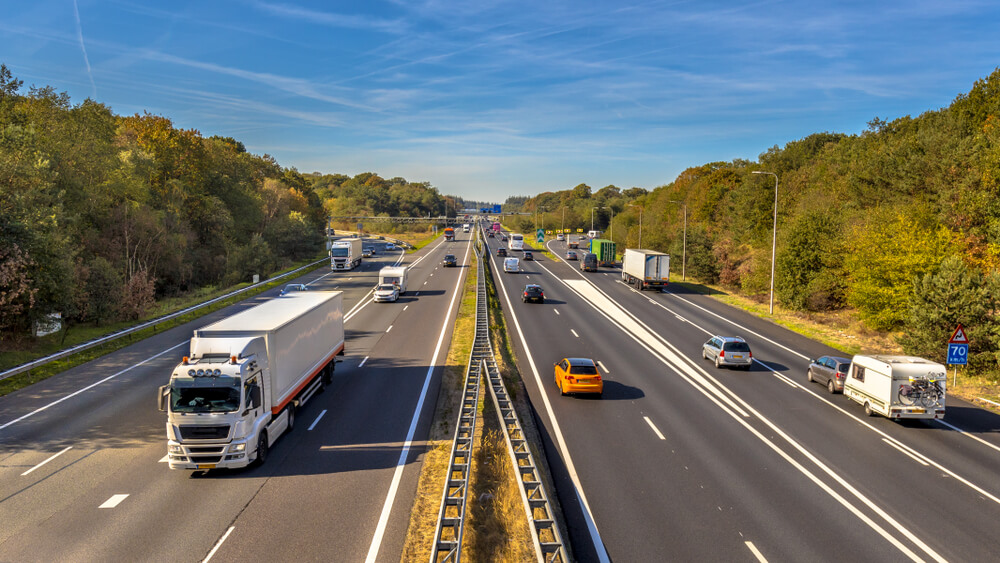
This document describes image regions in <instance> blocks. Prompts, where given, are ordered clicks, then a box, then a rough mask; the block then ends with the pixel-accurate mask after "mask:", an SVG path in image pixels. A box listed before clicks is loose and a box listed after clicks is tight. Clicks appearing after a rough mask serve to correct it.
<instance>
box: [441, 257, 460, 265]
mask: <svg viewBox="0 0 1000 563" xmlns="http://www.w3.org/2000/svg"><path fill="white" fill-rule="evenodd" d="M441 266H442V267H445V268H448V267H452V268H454V267H455V266H458V260H456V259H455V255H454V254H445V255H444V260H443V261H442V262H441Z"/></svg>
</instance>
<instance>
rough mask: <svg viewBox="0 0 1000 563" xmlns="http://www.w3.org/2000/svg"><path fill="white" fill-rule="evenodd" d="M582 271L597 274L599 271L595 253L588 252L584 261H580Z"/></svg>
mask: <svg viewBox="0 0 1000 563" xmlns="http://www.w3.org/2000/svg"><path fill="white" fill-rule="evenodd" d="M580 269H581V270H583V271H584V272H596V271H597V255H596V254H594V253H593V252H587V253H585V254H584V255H583V259H582V260H580Z"/></svg>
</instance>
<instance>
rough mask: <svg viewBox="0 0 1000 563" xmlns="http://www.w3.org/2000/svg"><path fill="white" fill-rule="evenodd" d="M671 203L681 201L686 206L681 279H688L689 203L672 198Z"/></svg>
mask: <svg viewBox="0 0 1000 563" xmlns="http://www.w3.org/2000/svg"><path fill="white" fill-rule="evenodd" d="M670 203H679V204H681V205H683V206H684V246H683V247H682V250H681V281H687V254H688V205H687V204H686V203H684V202H683V201H678V200H676V199H671V200H670Z"/></svg>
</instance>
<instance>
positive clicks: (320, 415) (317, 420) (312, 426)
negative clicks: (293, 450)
mask: <svg viewBox="0 0 1000 563" xmlns="http://www.w3.org/2000/svg"><path fill="white" fill-rule="evenodd" d="M324 414H326V409H323V412H321V413H319V416H317V417H316V420H314V421H313V423H312V424H310V425H309V428H306V432H308V431H310V430H312V429H313V428H316V424H317V423H319V419H321V418H323V415H324Z"/></svg>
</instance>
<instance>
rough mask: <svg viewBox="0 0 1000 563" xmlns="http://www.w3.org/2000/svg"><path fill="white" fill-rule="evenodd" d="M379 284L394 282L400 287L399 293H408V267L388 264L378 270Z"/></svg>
mask: <svg viewBox="0 0 1000 563" xmlns="http://www.w3.org/2000/svg"><path fill="white" fill-rule="evenodd" d="M378 284H379V285H384V284H394V285H395V286H396V287H398V288H399V294H400V295H402V294H404V293H406V268H404V267H403V266H386V267H384V268H382V269H381V270H379V271H378Z"/></svg>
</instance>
